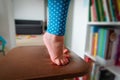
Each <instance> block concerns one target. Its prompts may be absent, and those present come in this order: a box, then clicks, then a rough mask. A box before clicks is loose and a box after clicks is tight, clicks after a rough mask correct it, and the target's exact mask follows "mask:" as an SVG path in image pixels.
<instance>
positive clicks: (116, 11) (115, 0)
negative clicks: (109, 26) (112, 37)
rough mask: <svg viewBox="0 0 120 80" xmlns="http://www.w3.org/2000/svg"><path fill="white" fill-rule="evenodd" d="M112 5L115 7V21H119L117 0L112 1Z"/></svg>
mask: <svg viewBox="0 0 120 80" xmlns="http://www.w3.org/2000/svg"><path fill="white" fill-rule="evenodd" d="M113 4H114V6H115V15H116V18H117V21H120V14H119V10H118V4H117V0H113Z"/></svg>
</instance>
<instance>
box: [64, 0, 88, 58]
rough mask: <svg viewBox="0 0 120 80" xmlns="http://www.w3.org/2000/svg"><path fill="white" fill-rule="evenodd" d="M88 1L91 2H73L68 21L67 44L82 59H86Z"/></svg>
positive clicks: (77, 0) (78, 0) (86, 0)
mask: <svg viewBox="0 0 120 80" xmlns="http://www.w3.org/2000/svg"><path fill="white" fill-rule="evenodd" d="M88 1H89V0H71V5H70V8H69V16H68V21H67V29H66V30H67V32H66V39H65V44H66V45H67V47H68V48H69V49H71V50H72V51H73V52H75V53H76V54H78V55H79V56H81V57H84V53H85V42H86V30H87V22H88V5H87V4H88Z"/></svg>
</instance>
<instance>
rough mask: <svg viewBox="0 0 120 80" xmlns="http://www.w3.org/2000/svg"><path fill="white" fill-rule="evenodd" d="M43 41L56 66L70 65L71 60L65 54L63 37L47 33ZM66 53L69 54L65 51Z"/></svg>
mask: <svg viewBox="0 0 120 80" xmlns="http://www.w3.org/2000/svg"><path fill="white" fill-rule="evenodd" d="M43 41H44V43H45V45H46V47H47V49H48V52H49V55H50V58H51V60H52V62H53V63H54V64H56V65H66V64H68V63H69V58H68V57H67V56H66V55H64V54H63V53H64V52H63V42H64V37H63V36H56V35H53V34H49V33H47V32H46V33H45V34H44V36H43ZM65 53H67V52H66V51H65Z"/></svg>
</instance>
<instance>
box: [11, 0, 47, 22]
mask: <svg viewBox="0 0 120 80" xmlns="http://www.w3.org/2000/svg"><path fill="white" fill-rule="evenodd" d="M44 2H45V1H44V0H13V5H14V18H15V19H27V20H43V21H44V19H45V11H44V10H45V7H44V5H45V3H44Z"/></svg>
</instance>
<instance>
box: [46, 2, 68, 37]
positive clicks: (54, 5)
mask: <svg viewBox="0 0 120 80" xmlns="http://www.w3.org/2000/svg"><path fill="white" fill-rule="evenodd" d="M69 3H70V0H48V11H49V20H48V28H47V32H48V33H50V34H54V35H57V36H64V34H65V29H66V19H67V13H68V8H69Z"/></svg>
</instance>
